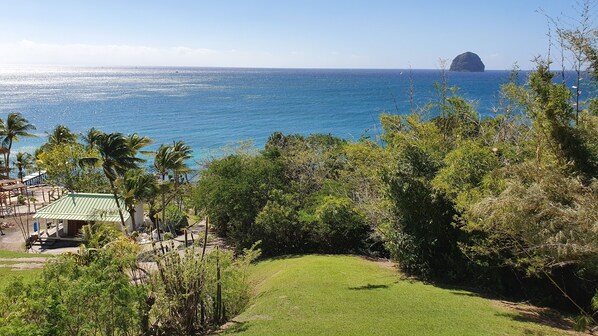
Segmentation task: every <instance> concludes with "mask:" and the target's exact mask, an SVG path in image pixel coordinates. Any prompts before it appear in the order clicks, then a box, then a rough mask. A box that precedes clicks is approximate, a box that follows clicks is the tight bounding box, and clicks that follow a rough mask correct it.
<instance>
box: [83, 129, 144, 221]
mask: <svg viewBox="0 0 598 336" xmlns="http://www.w3.org/2000/svg"><path fill="white" fill-rule="evenodd" d="M95 146H96V147H97V150H98V154H99V157H88V158H84V159H81V161H80V162H81V163H83V164H86V165H95V164H97V163H98V162H101V166H102V170H103V171H104V175H105V176H106V178H107V179H108V181H109V182H110V188H111V190H112V194H113V195H114V201H115V202H116V206H117V207H118V214H119V216H120V221H121V224H122V227H123V230H126V227H125V219H124V216H123V213H122V207H121V204H120V200H119V197H118V189H117V188H116V185H115V181H116V179H117V178H119V177H123V176H124V175H125V173H126V172H127V171H128V170H132V169H138V168H139V164H140V163H141V162H143V159H140V158H137V157H136V156H135V154H136V151H135V150H134V149H132V148H131V147H130V146H129V141H128V139H127V137H126V136H124V135H123V134H122V133H109V134H105V133H104V134H100V135H98V138H97V140H96V142H95Z"/></svg>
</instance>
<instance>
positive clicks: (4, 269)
mask: <svg viewBox="0 0 598 336" xmlns="http://www.w3.org/2000/svg"><path fill="white" fill-rule="evenodd" d="M34 257H37V258H39V257H50V256H48V255H44V254H37V253H25V252H17V251H6V250H0V258H34ZM24 262H26V261H22V260H9V261H6V260H0V289H2V288H4V286H6V284H7V283H9V282H10V280H11V279H12V278H13V277H17V276H20V277H23V279H25V280H26V281H32V280H34V279H35V278H37V277H38V276H39V274H40V273H41V269H40V268H36V269H24V270H21V269H19V270H17V269H13V268H11V266H12V265H15V264H21V263H24Z"/></svg>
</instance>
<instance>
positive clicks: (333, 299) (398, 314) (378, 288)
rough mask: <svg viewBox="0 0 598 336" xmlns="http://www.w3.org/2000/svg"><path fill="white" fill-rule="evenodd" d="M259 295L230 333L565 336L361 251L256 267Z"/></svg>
mask: <svg viewBox="0 0 598 336" xmlns="http://www.w3.org/2000/svg"><path fill="white" fill-rule="evenodd" d="M250 279H251V281H252V282H253V283H254V285H255V297H254V298H253V299H252V302H251V304H250V307H249V308H248V309H247V310H246V311H245V312H243V313H242V314H241V315H239V316H238V317H236V318H235V319H234V321H235V322H233V323H232V326H231V327H230V328H229V329H227V331H226V333H225V334H227V335H559V334H564V333H565V332H564V331H562V330H559V329H555V328H551V327H548V326H545V325H540V324H537V323H535V322H532V321H530V319H529V318H527V317H525V316H523V315H521V314H520V313H517V312H516V311H514V310H512V309H509V308H507V307H506V306H505V305H502V304H500V302H498V301H493V300H489V299H485V298H482V297H479V296H477V295H476V294H474V293H471V292H467V291H463V290H452V289H443V288H439V287H435V286H433V285H427V284H424V283H422V282H419V281H411V280H404V279H401V278H400V276H399V274H398V273H397V271H396V270H394V269H393V268H391V267H388V266H385V265H383V264H380V263H376V262H372V261H367V260H365V259H362V258H359V257H355V256H316V255H311V256H301V257H289V258H283V259H274V260H266V261H262V262H260V263H258V264H257V265H255V266H252V269H251V275H250Z"/></svg>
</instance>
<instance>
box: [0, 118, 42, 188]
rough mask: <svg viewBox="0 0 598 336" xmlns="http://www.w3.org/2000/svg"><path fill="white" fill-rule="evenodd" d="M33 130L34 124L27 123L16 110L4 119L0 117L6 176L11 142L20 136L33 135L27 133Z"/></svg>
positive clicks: (0, 133) (8, 168)
mask: <svg viewBox="0 0 598 336" xmlns="http://www.w3.org/2000/svg"><path fill="white" fill-rule="evenodd" d="M32 130H35V126H33V125H32V124H30V123H29V121H28V120H27V119H25V118H23V116H22V115H21V114H20V113H18V112H13V113H9V114H8V116H7V117H6V121H4V120H2V119H0V136H3V137H4V139H3V140H2V147H4V148H5V149H6V151H5V152H4V169H5V171H6V177H7V178H8V177H9V174H10V171H9V170H10V167H9V164H10V150H11V149H12V143H13V142H14V141H19V138H20V137H33V136H35V135H33V134H31V133H29V131H32Z"/></svg>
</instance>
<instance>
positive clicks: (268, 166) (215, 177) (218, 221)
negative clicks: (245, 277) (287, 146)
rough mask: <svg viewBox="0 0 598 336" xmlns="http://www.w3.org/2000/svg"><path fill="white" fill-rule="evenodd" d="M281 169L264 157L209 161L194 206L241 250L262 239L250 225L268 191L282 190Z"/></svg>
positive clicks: (231, 157) (265, 199)
mask: <svg viewBox="0 0 598 336" xmlns="http://www.w3.org/2000/svg"><path fill="white" fill-rule="evenodd" d="M283 185H284V177H283V170H282V166H281V165H280V164H279V163H278V162H276V161H272V160H269V159H268V158H265V157H263V156H250V155H230V156H227V157H225V158H222V159H219V160H215V161H212V162H211V163H210V164H209V166H208V168H207V169H206V170H205V171H203V172H202V174H201V179H200V181H199V182H198V183H197V186H196V188H195V190H194V193H193V199H194V205H195V207H196V208H199V209H202V210H203V211H204V212H205V214H206V215H207V216H208V217H209V218H210V223H211V224H212V227H213V228H214V229H215V230H216V231H217V232H218V233H219V234H220V235H222V236H223V237H227V238H229V239H231V240H232V241H234V242H235V243H236V245H237V246H238V247H240V248H243V247H249V246H251V245H253V243H255V242H256V241H258V240H260V239H261V237H256V236H255V235H254V232H255V231H254V229H253V223H254V220H255V218H256V216H257V214H258V213H259V211H260V210H261V209H262V208H263V207H264V206H265V205H266V203H267V202H268V196H269V194H270V191H271V190H274V189H282V188H283Z"/></svg>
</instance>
